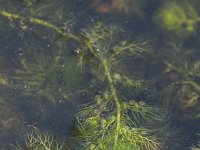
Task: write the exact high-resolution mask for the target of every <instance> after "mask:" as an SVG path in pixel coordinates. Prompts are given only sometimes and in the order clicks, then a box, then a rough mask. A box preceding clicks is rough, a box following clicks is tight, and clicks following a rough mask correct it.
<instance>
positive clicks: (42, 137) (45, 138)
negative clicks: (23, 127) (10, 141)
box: [13, 127, 66, 150]
mask: <svg viewBox="0 0 200 150" xmlns="http://www.w3.org/2000/svg"><path fill="white" fill-rule="evenodd" d="M25 139H26V140H25V144H24V146H20V145H18V146H13V150H24V149H30V150H31V149H32V150H64V149H66V147H65V146H64V144H62V143H61V144H60V142H58V141H56V139H55V138H54V137H53V136H52V135H50V134H48V133H42V132H41V131H39V130H38V129H37V128H36V127H32V128H30V129H29V130H28V132H27V135H26V137H25Z"/></svg>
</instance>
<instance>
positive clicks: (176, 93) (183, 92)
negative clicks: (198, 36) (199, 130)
mask: <svg viewBox="0 0 200 150" xmlns="http://www.w3.org/2000/svg"><path fill="white" fill-rule="evenodd" d="M169 48H171V51H173V52H171V54H172V55H171V56H170V57H169V58H165V61H164V65H165V69H164V71H163V74H164V75H166V76H168V78H169V79H170V80H172V81H171V82H170V83H169V84H168V85H167V86H166V87H165V88H164V90H163V97H164V98H165V100H166V103H167V105H168V106H169V107H171V108H174V107H176V109H177V110H179V111H180V112H181V113H180V112H179V113H180V114H181V117H180V114H179V119H181V120H185V119H196V118H198V116H199V108H200V105H199V94H200V86H199V77H200V76H199V75H200V74H199V72H200V65H199V64H200V62H199V60H198V58H195V59H194V56H195V55H196V53H195V52H191V50H190V49H183V47H178V46H175V45H172V46H170V47H169ZM188 54H190V55H188ZM191 58H193V59H191Z"/></svg>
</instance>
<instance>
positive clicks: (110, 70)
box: [0, 0, 200, 150]
mask: <svg viewBox="0 0 200 150" xmlns="http://www.w3.org/2000/svg"><path fill="white" fill-rule="evenodd" d="M49 1H50V0H49ZM0 3H2V4H4V2H3V1H2V2H1V1H0ZM66 3H67V4H68V5H69V4H70V3H71V4H70V5H71V6H73V7H69V6H66V10H65V7H62V9H60V10H56V11H55V14H52V16H48V17H46V19H42V18H45V15H46V14H48V12H45V11H47V10H50V9H51V8H52V9H53V6H54V4H55V3H54V1H51V3H50V4H49V5H47V3H43V2H42V1H40V0H38V1H37V0H36V1H34V0H33V1H31V0H23V1H20V2H17V4H18V5H20V7H22V8H23V9H24V11H25V12H27V14H28V15H27V14H26V13H24V12H23V11H19V13H16V10H15V9H14V10H12V11H11V10H10V11H9V7H8V8H7V6H13V5H14V3H13V4H11V2H9V5H8V4H4V5H5V7H6V9H1V10H0V24H6V23H7V24H9V25H10V29H5V30H4V29H3V28H4V27H5V25H2V26H1V28H0V32H2V33H3V34H5V35H6V36H7V37H11V36H13V35H10V34H9V33H10V32H14V33H15V35H14V36H16V37H18V38H19V39H20V40H19V39H18V42H19V41H20V42H21V43H20V44H19V45H20V46H19V49H18V51H17V52H15V51H14V52H15V53H16V54H15V53H14V54H13V56H12V63H10V62H9V63H8V62H7V61H6V59H5V60H4V61H5V62H6V63H8V64H6V65H8V66H10V68H11V69H10V70H6V69H5V68H3V66H1V65H0V67H1V68H3V69H2V72H0V73H1V74H2V78H1V76H0V85H1V86H3V87H6V88H7V91H9V92H10V93H12V94H13V93H14V94H13V96H14V98H12V99H10V100H8V101H6V102H5V103H6V106H7V103H9V102H10V103H11V102H12V103H13V101H14V104H15V110H16V111H17V110H18V109H21V108H22V107H24V108H25V109H26V111H28V112H23V111H25V110H20V113H19V114H18V115H19V116H20V115H21V116H22V117H24V120H25V121H24V122H25V124H26V121H27V124H26V125H28V126H32V124H34V125H33V126H34V127H33V129H32V130H31V131H28V132H27V135H26V136H25V142H21V143H22V144H21V143H19V144H20V145H18V146H14V149H34V150H35V149H46V150H50V149H53V150H54V149H55V150H63V149H86V150H104V149H108V150H121V149H125V150H132V149H133V150H161V149H162V150H177V149H189V148H190V147H191V149H192V150H197V149H199V148H198V145H197V146H193V145H195V144H196V143H198V142H199V137H197V136H196V133H198V132H199V129H200V128H199V126H198V125H199V119H200V117H199V116H200V105H199V94H200V85H199V84H200V62H199V56H200V54H199V51H198V44H197V46H195V45H196V43H195V42H197V41H198V38H196V39H195V40H193V38H194V37H198V34H199V33H198V30H199V27H198V25H199V14H198V13H199V12H198V11H197V8H196V7H195V5H196V3H197V2H196V1H195V2H193V3H192V2H191V1H189V0H184V2H183V3H181V4H180V2H177V1H175V0H174V1H173V0H170V1H164V2H163V3H156V5H155V6H152V8H156V7H158V9H157V10H154V11H153V12H151V15H145V13H147V12H145V10H144V8H143V7H142V9H141V8H140V6H145V8H148V7H150V6H148V4H149V3H148V2H146V1H145V0H143V1H141V3H139V4H138V6H137V5H135V6H129V4H135V3H137V2H136V1H130V0H126V1H125V2H123V1H122V0H113V1H111V2H110V3H108V4H110V5H108V4H107V5H108V6H110V7H108V8H109V11H113V12H115V13H114V15H116V14H117V13H120V11H125V13H126V14H128V15H130V14H131V13H134V14H133V16H135V13H136V14H137V13H139V14H138V15H136V16H137V17H136V21H137V19H138V17H142V16H144V15H145V17H150V18H147V19H152V22H154V23H152V26H153V25H154V24H156V26H155V28H157V26H158V27H160V32H162V33H166V34H167V35H168V36H167V38H166V37H165V36H164V35H166V34H161V36H162V39H160V38H159V37H157V34H159V33H158V31H157V33H156V34H152V33H150V34H152V35H151V36H152V37H153V38H152V39H155V42H154V41H153V40H151V41H150V42H146V39H142V40H141V39H139V40H138V38H136V36H138V35H139V36H138V37H145V36H144V35H146V31H144V32H142V33H138V32H137V31H133V29H132V28H130V27H128V25H132V24H134V23H133V22H131V23H130V22H127V23H125V24H119V23H118V22H116V21H114V20H113V22H108V21H106V20H105V18H104V17H103V16H101V15H100V18H98V17H97V18H95V17H93V16H90V17H91V18H92V19H91V20H90V21H88V20H87V19H84V20H83V18H88V17H85V16H86V15H88V12H85V11H83V12H81V10H80V9H79V10H78V11H77V13H76V12H74V10H73V9H74V8H76V9H77V6H76V5H75V3H76V4H79V5H80V6H79V7H80V8H81V7H84V6H85V5H83V3H81V2H80V1H76V2H73V3H72V2H71V1H70V0H68V1H67V2H66ZM194 3H195V4H194ZM39 5H41V7H39ZM50 5H51V6H50ZM65 5H66V4H65ZM113 5H114V6H115V5H116V6H115V7H114V6H113ZM91 6H93V8H92V9H94V8H96V9H97V10H96V11H95V10H93V11H94V13H97V12H98V14H103V15H105V13H104V12H103V8H101V11H99V10H98V9H100V7H103V6H104V9H105V8H106V5H105V4H104V2H101V1H98V0H97V1H94V2H93V3H92V4H90V5H89V7H90V9H88V10H87V11H91ZM111 7H114V8H115V9H113V8H111ZM132 7H135V8H133V9H132ZM108 8H107V9H108ZM34 9H35V10H36V11H33V10H34ZM64 11H66V12H65V13H66V15H65V13H64ZM129 11H130V12H129ZM110 14H112V13H110ZM123 15H125V14H123ZM66 18H67V19H68V20H67V21H66V20H65V19H66ZM71 18H73V19H72V20H73V21H71V20H70V19H71ZM74 18H75V19H74ZM127 18H128V17H127ZM1 19H2V20H4V21H5V22H6V23H2V21H1ZM56 19H58V20H59V21H58V22H56ZM119 19H120V18H119ZM45 20H48V21H45ZM141 20H143V21H144V18H142V19H138V21H141ZM55 22H56V23H55ZM63 22H64V23H63ZM105 22H107V23H105ZM60 23H61V25H60ZM83 23H87V24H88V25H87V26H84V25H83ZM129 23H130V24H129ZM141 23H143V22H141ZM63 24H64V25H63ZM60 26H61V27H60ZM134 27H135V26H134ZM134 30H135V29H134ZM129 31H131V33H130V32H129ZM4 32H5V33H4ZM132 32H133V33H132ZM174 33H175V34H174ZM140 35H142V36H140ZM147 37H148V36H147ZM169 37H170V38H169ZM174 37H176V38H178V39H177V40H174V41H173V39H174ZM183 37H184V40H183ZM185 37H186V38H185ZM145 38H146V37H145ZM171 39H172V40H171ZM147 40H149V39H147ZM40 41H41V42H40ZM138 41H139V42H138ZM141 41H142V42H141ZM151 42H152V43H151ZM147 43H148V44H147ZM187 43H192V44H193V45H192V46H190V45H189V46H188V45H187ZM2 44H3V42H2ZM7 47H8V46H7ZM8 48H9V47H8ZM2 49H3V48H2ZM157 49H159V50H157ZM10 51H11V52H12V50H10ZM0 53H1V54H2V56H3V57H5V58H8V59H11V58H10V53H9V52H5V51H4V50H1V51H0ZM5 70H6V71H5ZM4 71H5V72H7V78H5V79H4V76H3V73H4ZM1 74H0V75H1ZM0 96H1V95H0ZM3 96H4V95H3ZM1 97H2V96H1ZM13 99H15V100H13ZM77 101H80V102H77ZM0 102H1V103H4V101H3V100H2V101H0ZM20 102H23V104H20ZM18 105H19V106H18ZM75 105H79V106H75ZM8 106H9V105H8ZM70 107H73V108H70ZM70 109H76V111H75V112H74V110H73V111H72V112H69V114H68V110H70ZM2 111H4V110H2ZM5 112H7V111H5ZM30 112H31V113H30ZM26 113H27V114H28V115H26ZM22 114H23V115H22ZM60 114H61V116H62V117H63V115H66V114H67V115H69V118H67V117H68V116H66V118H67V119H68V120H67V122H68V126H70V131H69V132H68V134H69V136H68V137H66V135H65V137H66V139H65V140H63V141H64V142H59V141H56V140H55V139H56V138H54V137H56V134H55V136H54V135H49V134H46V133H45V132H41V131H40V129H41V130H43V129H44V130H45V124H47V126H50V127H49V128H48V127H47V128H48V130H49V129H51V126H53V127H55V128H60V126H64V125H65V123H63V122H64V121H62V120H61V119H62V117H61V116H60ZM50 115H52V116H53V117H52V116H50ZM28 117H30V118H32V119H33V118H34V119H33V122H32V121H30V122H29V120H28V119H27V118H28ZM17 119H18V118H17ZM17 119H16V120H17ZM52 119H55V120H52ZM71 120H73V121H71ZM53 121H55V124H56V125H52V122H53ZM19 122H20V121H19ZM69 122H70V123H69ZM59 123H60V124H62V125H60V124H59ZM30 124H31V125H30ZM57 124H58V125H57ZM63 124H64V125H63ZM35 126H37V128H36V127H35ZM190 128H192V130H191V132H190V131H188V129H190ZM176 129H178V130H176ZM57 130H58V129H57ZM57 130H56V129H55V131H57ZM60 130H62V131H63V130H65V129H63V128H62V129H60ZM175 130H176V132H175ZM55 131H54V130H52V132H55ZM58 134H59V133H58ZM58 136H59V135H58ZM61 136H63V135H61ZM179 137H182V138H181V140H180V139H179V140H178V138H179ZM188 139H189V140H188Z"/></svg>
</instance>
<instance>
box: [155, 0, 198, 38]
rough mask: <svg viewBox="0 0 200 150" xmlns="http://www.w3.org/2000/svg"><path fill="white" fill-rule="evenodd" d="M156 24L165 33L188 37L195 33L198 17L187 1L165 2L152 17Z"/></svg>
mask: <svg viewBox="0 0 200 150" xmlns="http://www.w3.org/2000/svg"><path fill="white" fill-rule="evenodd" d="M154 20H155V22H156V24H157V25H158V26H159V27H160V28H161V29H162V30H163V31H165V32H166V33H175V34H176V35H178V36H180V37H182V36H183V37H188V36H191V35H192V34H194V33H195V32H196V29H197V26H198V23H199V21H200V18H199V15H198V13H197V11H196V10H195V8H193V6H192V5H191V4H190V2H189V1H187V0H183V1H179V2H176V1H173V0H171V1H165V2H164V3H163V6H162V7H161V8H159V9H158V11H157V12H156V14H155V16H154Z"/></svg>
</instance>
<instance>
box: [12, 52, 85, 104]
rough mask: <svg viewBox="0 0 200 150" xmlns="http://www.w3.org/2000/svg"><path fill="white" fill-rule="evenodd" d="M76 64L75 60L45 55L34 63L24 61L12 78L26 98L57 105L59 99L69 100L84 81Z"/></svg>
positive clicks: (14, 84)
mask: <svg viewBox="0 0 200 150" xmlns="http://www.w3.org/2000/svg"><path fill="white" fill-rule="evenodd" d="M75 64H76V59H75V58H66V59H65V60H62V59H61V58H60V56H56V55H55V56H53V57H52V56H48V55H44V54H43V55H40V56H37V58H35V60H33V62H28V59H22V60H21V66H20V68H19V69H16V71H15V75H14V76H13V77H12V84H13V86H14V87H15V89H17V90H21V91H22V92H21V93H22V94H23V95H24V96H25V95H26V96H31V95H34V97H43V98H47V99H48V100H49V102H51V103H52V104H56V103H57V101H58V100H59V99H67V98H68V96H69V95H68V94H69V93H70V91H72V89H73V88H75V87H76V85H79V84H80V83H81V82H82V81H83V75H81V74H80V73H79V72H78V70H77V69H76V65H75Z"/></svg>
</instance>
